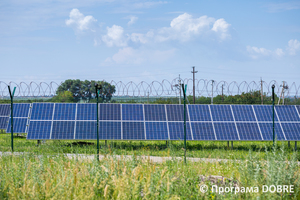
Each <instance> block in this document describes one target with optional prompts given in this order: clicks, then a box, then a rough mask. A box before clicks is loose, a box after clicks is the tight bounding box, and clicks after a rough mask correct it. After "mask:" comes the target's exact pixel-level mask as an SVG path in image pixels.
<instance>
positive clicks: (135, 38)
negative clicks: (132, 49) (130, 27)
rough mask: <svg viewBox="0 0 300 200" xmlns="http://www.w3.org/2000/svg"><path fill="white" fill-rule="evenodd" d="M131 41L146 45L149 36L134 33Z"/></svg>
mask: <svg viewBox="0 0 300 200" xmlns="http://www.w3.org/2000/svg"><path fill="white" fill-rule="evenodd" d="M130 39H131V40H132V41H133V42H136V43H138V42H140V43H142V44H145V43H147V42H148V39H147V35H146V36H145V35H144V34H141V33H132V34H131V36H130Z"/></svg>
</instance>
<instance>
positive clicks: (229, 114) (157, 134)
mask: <svg viewBox="0 0 300 200" xmlns="http://www.w3.org/2000/svg"><path fill="white" fill-rule="evenodd" d="M1 107H2V109H1ZM31 107H32V109H30V108H31ZM187 107H188V112H187V116H186V118H187V121H189V119H190V121H191V123H188V124H187V138H188V139H189V140H271V139H272V137H271V133H272V123H271V120H272V107H271V106H258V105H255V106H250V105H188V106H187ZM299 110H300V107H299V106H298V107H296V106H278V107H276V115H275V118H276V119H275V120H276V122H277V123H276V133H277V138H278V139H279V140H299V138H300V137H299V134H300V127H299V126H300V123H299V121H300V117H299ZM8 113H9V105H2V106H1V105H0V117H1V116H3V117H5V118H6V121H7V118H8V117H7V116H8ZM13 114H14V132H28V136H27V138H28V139H96V111H95V104H53V103H34V104H33V105H30V104H15V105H14V113H13ZM224 116H225V117H224ZM29 118H30V121H29V120H28V119H29ZM0 119H1V118H0ZM212 119H213V120H214V121H213V122H212ZM278 119H279V120H278ZM99 120H100V126H99V136H100V139H135V140H142V139H147V140H167V139H171V140H178V139H183V122H182V121H183V105H149V104H146V105H141V104H99ZM176 121H177V122H176ZM216 121H219V122H216ZM9 123H10V122H9ZM28 124H30V126H29V127H28ZM27 128H28V130H27ZM7 132H10V125H9V126H8V130H7Z"/></svg>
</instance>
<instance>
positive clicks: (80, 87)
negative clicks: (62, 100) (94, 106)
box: [56, 79, 116, 102]
mask: <svg viewBox="0 0 300 200" xmlns="http://www.w3.org/2000/svg"><path fill="white" fill-rule="evenodd" d="M95 83H98V84H100V85H102V89H101V91H100V94H99V97H100V98H101V100H100V101H101V102H108V101H110V100H111V97H112V95H113V94H114V93H115V92H116V89H115V86H114V85H111V84H109V83H107V82H105V81H97V82H96V81H88V80H85V81H80V80H79V79H76V80H72V79H68V80H66V81H65V82H63V83H62V84H61V85H60V86H59V87H58V89H57V91H56V95H59V94H61V93H62V92H65V91H70V92H71V93H72V96H73V98H74V101H75V102H78V101H79V100H80V99H83V100H86V101H88V102H90V100H91V99H93V98H95V96H96V95H95V92H96V91H95Z"/></svg>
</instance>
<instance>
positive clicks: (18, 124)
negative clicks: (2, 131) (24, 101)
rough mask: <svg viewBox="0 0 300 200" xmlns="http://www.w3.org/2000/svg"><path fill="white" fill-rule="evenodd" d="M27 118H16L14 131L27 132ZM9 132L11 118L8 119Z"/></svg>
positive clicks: (9, 129) (8, 131)
mask: <svg viewBox="0 0 300 200" xmlns="http://www.w3.org/2000/svg"><path fill="white" fill-rule="evenodd" d="M26 125H27V118H14V133H26ZM6 132H7V133H10V132H11V120H10V119H9V121H8V126H7V130H6Z"/></svg>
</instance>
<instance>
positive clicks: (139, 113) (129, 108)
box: [119, 104, 144, 121]
mask: <svg viewBox="0 0 300 200" xmlns="http://www.w3.org/2000/svg"><path fill="white" fill-rule="evenodd" d="M119 116H120V115H119ZM122 120H133V121H143V120H144V116H143V105H141V104H123V105H122Z"/></svg>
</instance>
